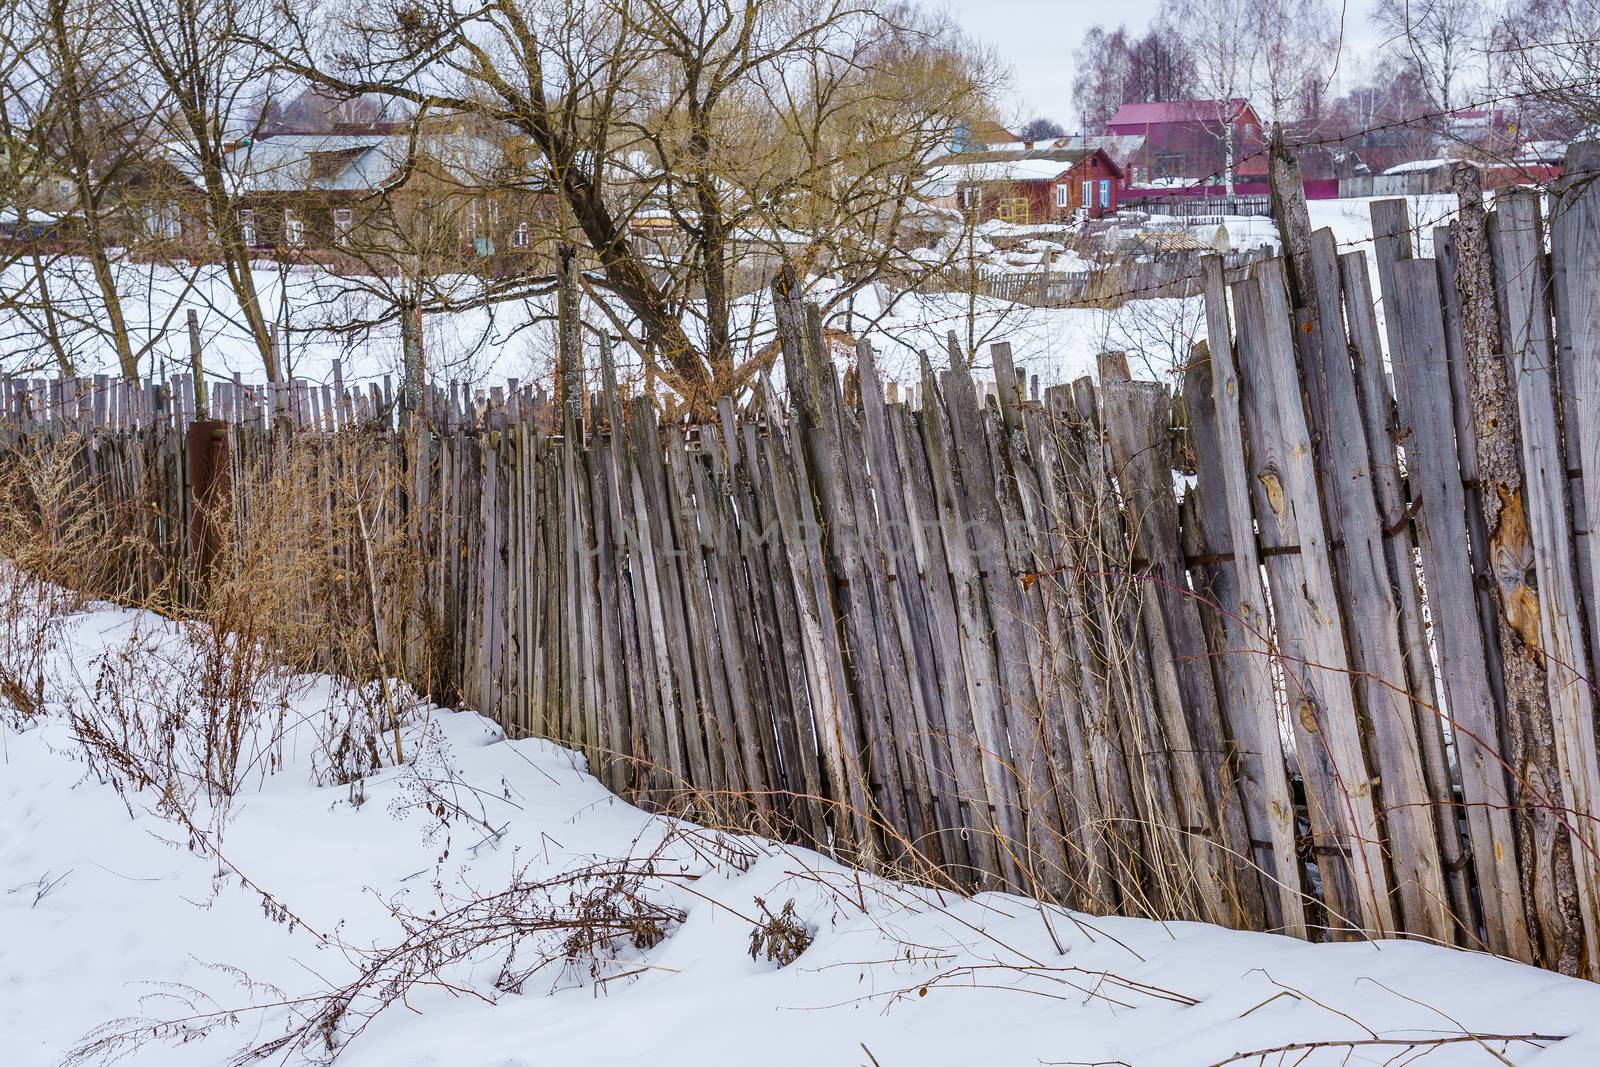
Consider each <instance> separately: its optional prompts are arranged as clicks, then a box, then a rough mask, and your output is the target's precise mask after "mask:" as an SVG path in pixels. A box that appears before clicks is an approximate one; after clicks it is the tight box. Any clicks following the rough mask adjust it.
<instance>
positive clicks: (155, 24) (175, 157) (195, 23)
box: [109, 0, 283, 382]
mask: <svg viewBox="0 0 1600 1067" xmlns="http://www.w3.org/2000/svg"><path fill="white" fill-rule="evenodd" d="M109 14H111V15H112V17H113V18H114V22H113V25H114V26H116V27H117V28H118V30H119V31H120V33H121V36H122V40H124V41H125V42H127V43H129V44H131V45H133V46H134V50H135V51H134V54H135V55H136V57H137V61H136V62H134V63H130V64H128V68H129V69H130V70H131V71H137V72H138V73H139V74H140V75H141V77H140V78H138V79H137V83H136V84H138V85H139V86H140V87H141V88H142V90H143V91H144V92H146V93H151V92H153V93H154V94H156V96H157V97H158V99H157V100H152V101H147V104H146V106H147V107H148V108H149V109H150V112H151V113H152V114H153V115H156V116H159V118H160V119H161V133H162V135H163V137H162V140H163V142H164V144H165V151H166V152H167V154H168V156H169V158H170V159H171V160H172V161H173V162H174V163H175V164H176V165H177V166H179V167H180V168H182V169H183V170H185V171H189V172H191V173H192V174H193V176H194V178H195V180H196V184H197V185H198V186H199V189H200V191H201V193H202V195H203V197H204V202H205V213H206V216H207V220H208V223H209V229H210V236H212V237H213V239H214V241H215V244H216V248H217V250H218V251H219V252H220V254H221V259H222V266H223V270H224V271H225V273H226V275H227V280H228V285H229V288H230V289H231V290H232V292H233V295H234V298H235V300H236V301H237V303H238V308H239V313H240V314H241V315H242V316H243V318H244V325H245V328H246V331H247V332H248V333H249V335H250V338H251V340H252V341H253V342H254V344H255V346H256V350H257V352H258V353H259V355H260V358H261V363H262V366H263V367H264V368H265V370H266V374H267V380H268V381H274V382H276V381H281V380H282V378H283V373H282V369H281V368H280V366H279V361H278V353H277V352H276V351H275V350H274V347H273V340H272V335H271V331H270V328H269V326H268V324H267V320H266V316H265V315H264V314H263V313H262V309H261V300H260V297H259V296H258V295H257V292H256V285H255V277H254V275H253V274H252V273H251V269H250V249H249V247H248V245H247V244H246V243H245V239H244V234H243V231H242V229H241V226H240V221H239V216H238V210H237V199H238V194H239V191H240V190H239V186H238V175H237V174H235V173H233V167H232V165H231V163H230V156H232V154H233V153H234V150H235V149H236V147H237V146H238V145H239V143H240V142H241V141H245V142H246V143H248V139H249V138H250V136H251V135H252V134H253V133H254V132H255V129H254V127H253V126H252V125H251V124H250V123H248V122H247V121H246V120H245V116H246V114H247V112H248V111H249V110H251V108H250V107H249V106H248V105H249V104H250V103H252V102H253V100H254V99H255V98H256V97H258V96H261V95H263V94H266V93H269V92H270V91H271V89H272V83H271V81H270V78H269V72H268V69H267V66H266V61H265V57H264V55H263V53H262V52H261V51H260V50H259V49H258V48H256V47H254V46H253V45H251V44H249V43H248V41H249V40H251V39H271V38H272V37H273V36H274V34H275V32H276V28H275V19H276V8H275V7H274V6H273V4H272V3H271V2H270V0H122V2H120V3H117V4H115V5H112V9H111V12H109ZM166 101H171V106H170V107H168V106H166ZM158 103H159V106H157V105H158Z"/></svg>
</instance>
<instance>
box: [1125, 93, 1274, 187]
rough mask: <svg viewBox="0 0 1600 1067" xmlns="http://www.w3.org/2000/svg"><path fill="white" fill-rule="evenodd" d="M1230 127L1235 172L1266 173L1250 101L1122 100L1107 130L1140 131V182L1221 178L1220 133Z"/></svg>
mask: <svg viewBox="0 0 1600 1067" xmlns="http://www.w3.org/2000/svg"><path fill="white" fill-rule="evenodd" d="M1229 124H1231V125H1232V127H1233V162H1234V176H1235V178H1237V179H1244V178H1256V177H1261V176H1264V175H1265V174H1266V173H1267V157H1266V153H1265V152H1264V151H1263V150H1262V149H1263V147H1264V146H1265V144H1266V134H1265V132H1264V131H1263V129H1262V126H1261V119H1260V117H1259V116H1258V115H1257V114H1256V112H1255V109H1254V108H1252V107H1251V106H1250V102H1249V101H1248V100H1243V99H1240V98H1238V97H1235V98H1234V99H1232V100H1229V101H1226V102H1224V101H1222V100H1166V101H1160V102H1157V103H1151V104H1124V105H1122V107H1121V109H1120V110H1118V111H1117V113H1116V114H1115V115H1113V116H1111V121H1110V123H1108V124H1107V125H1106V133H1107V134H1111V135H1116V136H1131V135H1138V136H1142V137H1143V138H1144V146H1143V149H1142V153H1141V156H1140V158H1139V159H1138V161H1137V163H1136V164H1135V166H1134V169H1135V170H1136V171H1139V172H1140V174H1139V179H1140V180H1141V181H1152V180H1159V179H1163V178H1189V179H1193V180H1197V181H1198V180H1202V179H1207V178H1210V179H1214V180H1215V181H1221V180H1222V176H1223V173H1224V171H1225V170H1226V169H1227V153H1226V149H1225V145H1224V137H1223V133H1224V130H1225V129H1226V127H1227V125H1229Z"/></svg>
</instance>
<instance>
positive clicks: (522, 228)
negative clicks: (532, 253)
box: [511, 220, 528, 248]
mask: <svg viewBox="0 0 1600 1067" xmlns="http://www.w3.org/2000/svg"><path fill="white" fill-rule="evenodd" d="M511 247H512V248H527V247H528V223H527V221H526V220H524V221H522V222H519V223H517V228H516V229H515V230H512V231H511Z"/></svg>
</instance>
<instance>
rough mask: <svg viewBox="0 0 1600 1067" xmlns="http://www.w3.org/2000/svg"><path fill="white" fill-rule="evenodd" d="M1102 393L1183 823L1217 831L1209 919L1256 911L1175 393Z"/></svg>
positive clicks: (1125, 385)
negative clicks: (1186, 555)
mask: <svg viewBox="0 0 1600 1067" xmlns="http://www.w3.org/2000/svg"><path fill="white" fill-rule="evenodd" d="M1101 396H1102V398H1103V400H1102V402H1103V409H1104V412H1105V426H1106V435H1107V439H1108V440H1109V441H1110V443H1111V452H1112V456H1113V459H1114V462H1115V472H1116V476H1117V479H1118V483H1119V485H1120V486H1121V489H1122V495H1123V498H1124V500H1125V502H1126V507H1127V510H1128V513H1129V517H1130V523H1129V525H1130V527H1131V531H1132V549H1133V554H1134V562H1135V565H1136V566H1137V567H1138V568H1140V570H1141V571H1142V573H1143V574H1144V575H1146V576H1147V581H1146V583H1145V584H1146V586H1147V588H1146V589H1145V590H1144V594H1143V600H1144V603H1145V604H1146V605H1147V615H1146V626H1147V628H1148V630H1149V633H1150V643H1151V646H1152V651H1153V652H1154V653H1155V654H1156V657H1157V660H1158V672H1159V673H1158V675H1157V677H1158V681H1163V680H1164V677H1163V676H1165V677H1169V678H1170V683H1169V684H1168V685H1167V686H1166V687H1165V688H1167V689H1168V692H1167V693H1166V694H1165V697H1166V698H1165V699H1164V700H1163V702H1162V713H1163V719H1164V721H1163V724H1162V725H1163V729H1164V732H1165V739H1166V744H1167V747H1168V750H1169V751H1170V752H1171V758H1172V766H1173V771H1174V778H1175V781H1176V784H1177V785H1178V788H1179V798H1180V800H1181V801H1182V802H1183V804H1184V805H1185V810H1184V811H1183V813H1182V814H1183V817H1184V818H1185V820H1186V822H1185V825H1186V826H1188V827H1190V828H1191V829H1192V830H1193V831H1194V832H1195V833H1196V834H1197V835H1200V836H1203V837H1208V838H1210V841H1209V842H1203V841H1197V843H1199V844H1202V845H1203V846H1205V847H1203V848H1202V849H1201V854H1200V855H1199V856H1198V857H1197V859H1198V861H1199V863H1200V864H1202V866H1201V867H1200V871H1203V872H1204V876H1205V877H1207V878H1209V879H1212V880H1213V881H1212V883H1211V885H1210V886H1209V889H1210V895H1209V897H1208V900H1207V904H1208V907H1209V908H1211V909H1213V915H1214V917H1213V918H1212V921H1214V922H1229V921H1233V922H1239V921H1240V919H1239V917H1238V916H1237V915H1236V914H1232V909H1234V908H1241V909H1243V911H1244V912H1246V913H1248V914H1257V913H1259V910H1260V903H1259V899H1257V897H1258V893H1259V890H1258V889H1257V888H1256V887H1255V886H1254V885H1252V884H1251V883H1250V882H1249V881H1247V880H1245V879H1244V878H1243V873H1244V872H1242V871H1240V872H1234V871H1232V868H1233V865H1234V863H1233V858H1234V857H1244V856H1247V855H1248V854H1249V834H1248V831H1247V830H1246V829H1245V826H1244V814H1243V810H1242V809H1241V808H1240V807H1239V805H1238V794H1237V791H1236V789H1235V787H1234V784H1233V781H1232V777H1231V771H1230V768H1229V763H1230V759H1229V756H1230V753H1229V750H1228V745H1227V741H1226V736H1225V733H1224V731H1223V726H1222V714H1221V711H1220V709H1219V708H1218V706H1217V695H1216V689H1215V686H1214V683H1213V681H1212V676H1211V670H1210V666H1209V664H1208V662H1207V660H1208V656H1209V650H1208V648H1207V647H1206V642H1205V633H1204V631H1203V630H1202V628H1201V625H1200V613H1199V610H1198V607H1197V605H1196V603H1195V601H1194V599H1193V598H1192V597H1191V596H1190V595H1189V590H1188V588H1187V584H1186V578H1185V573H1184V572H1185V566H1184V561H1183V552H1182V545H1181V543H1180V541H1179V538H1178V509H1177V502H1176V500H1175V499H1174V498H1173V494H1172V477H1171V471H1172V455H1171V448H1172V444H1171V439H1170V425H1171V414H1170V411H1171V399H1170V397H1169V396H1168V394H1167V391H1166V389H1165V388H1164V387H1163V386H1161V385H1160V384H1158V383H1155V382H1130V381H1119V380H1116V379H1105V380H1102V382H1101ZM1197 873H1198V872H1197ZM1230 876H1232V883H1231V884H1230Z"/></svg>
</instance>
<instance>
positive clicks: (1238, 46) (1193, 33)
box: [1159, 0, 1262, 196]
mask: <svg viewBox="0 0 1600 1067" xmlns="http://www.w3.org/2000/svg"><path fill="white" fill-rule="evenodd" d="M1255 3H1256V0H1162V5H1161V13H1160V16H1159V18H1160V21H1161V23H1162V24H1163V25H1165V26H1166V27H1168V28H1169V29H1170V31H1171V32H1173V33H1175V34H1180V33H1181V34H1182V35H1183V37H1184V39H1185V40H1187V41H1188V44H1189V49H1190V53H1191V54H1192V55H1193V57H1194V82H1193V84H1194V90H1195V92H1196V93H1197V94H1198V95H1199V96H1201V97H1203V98H1205V99H1209V100H1211V101H1213V102H1214V103H1215V106H1216V112H1217V114H1216V123H1217V128H1216V132H1217V137H1218V139H1219V140H1220V141H1221V143H1222V158H1223V165H1222V170H1223V181H1224V184H1225V185H1226V187H1227V194H1228V195H1229V196H1232V195H1233V185H1234V168H1235V166H1236V165H1237V158H1236V157H1237V155H1238V144H1237V143H1236V142H1237V140H1238V134H1237V132H1236V126H1237V124H1238V120H1239V117H1240V114H1241V112H1242V110H1243V108H1244V104H1245V94H1246V93H1248V92H1249V91H1250V89H1251V88H1252V87H1253V86H1254V84H1255V82H1256V78H1257V73H1258V71H1259V69H1260V64H1261V47H1262V40H1261V25H1260V16H1259V12H1258V11H1257V10H1256V6H1255Z"/></svg>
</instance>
